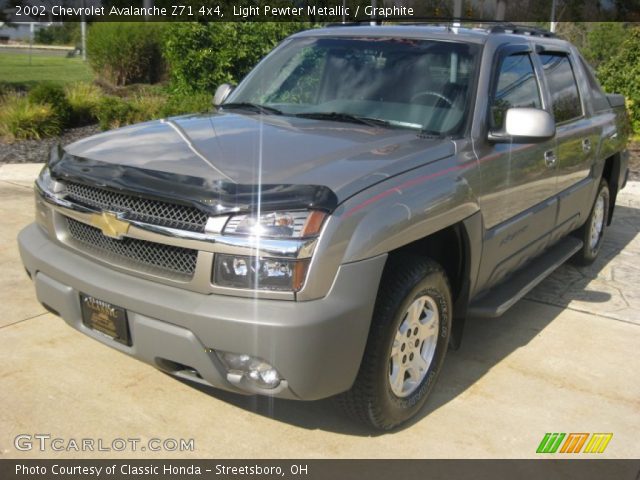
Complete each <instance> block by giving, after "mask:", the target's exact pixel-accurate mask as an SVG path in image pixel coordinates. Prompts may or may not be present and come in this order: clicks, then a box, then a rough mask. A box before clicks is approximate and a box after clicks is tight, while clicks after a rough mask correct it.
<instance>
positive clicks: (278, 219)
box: [223, 210, 326, 238]
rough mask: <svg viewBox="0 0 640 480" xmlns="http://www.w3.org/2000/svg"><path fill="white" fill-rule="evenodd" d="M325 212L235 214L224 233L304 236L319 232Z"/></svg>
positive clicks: (280, 236)
mask: <svg viewBox="0 0 640 480" xmlns="http://www.w3.org/2000/svg"><path fill="white" fill-rule="evenodd" d="M325 216H326V214H325V213H324V212H320V211H318V210H312V211H308V210H307V211H300V212H268V213H263V214H261V215H259V216H258V215H235V216H233V217H231V218H230V219H229V221H228V222H227V224H226V226H225V227H224V231H223V233H224V234H225V235H249V236H255V237H265V238H267V237H268V238H304V237H312V236H314V235H317V234H318V233H319V232H320V227H322V222H323V221H324V218H325Z"/></svg>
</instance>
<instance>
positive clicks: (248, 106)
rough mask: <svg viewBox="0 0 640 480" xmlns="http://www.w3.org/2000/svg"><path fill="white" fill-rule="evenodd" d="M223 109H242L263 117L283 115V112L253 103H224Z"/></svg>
mask: <svg viewBox="0 0 640 480" xmlns="http://www.w3.org/2000/svg"><path fill="white" fill-rule="evenodd" d="M220 106H221V107H222V108H223V109H225V108H230V109H233V108H240V109H245V110H253V111H255V112H259V113H262V114H263V115H282V112H281V111H280V110H278V109H277V108H273V107H268V106H267V105H261V104H259V103H252V102H230V103H223V104H222V105H220Z"/></svg>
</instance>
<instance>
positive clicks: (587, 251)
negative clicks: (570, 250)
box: [571, 180, 610, 266]
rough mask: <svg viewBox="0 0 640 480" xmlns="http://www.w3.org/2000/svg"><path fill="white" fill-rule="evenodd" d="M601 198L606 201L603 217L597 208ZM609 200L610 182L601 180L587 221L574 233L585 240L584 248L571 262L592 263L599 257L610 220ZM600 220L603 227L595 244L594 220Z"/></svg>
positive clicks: (579, 263)
mask: <svg viewBox="0 0 640 480" xmlns="http://www.w3.org/2000/svg"><path fill="white" fill-rule="evenodd" d="M600 198H602V201H603V203H604V212H603V213H602V216H601V217H600V216H599V215H598V214H597V210H598V209H597V208H596V207H597V205H598V201H599V199H600ZM609 202H610V195H609V184H608V183H607V181H606V180H601V181H600V186H599V187H598V193H597V195H596V198H595V200H594V201H593V205H592V207H591V212H590V213H589V217H588V218H587V221H586V222H585V223H584V225H583V226H582V227H580V228H579V229H577V230H576V231H575V232H574V235H575V236H576V237H578V238H579V239H580V240H582V242H583V245H582V248H581V249H580V250H579V251H578V252H577V253H576V254H575V255H574V256H573V257H572V258H571V262H572V263H574V264H575V265H582V266H586V265H591V264H592V263H593V262H594V260H595V259H596V258H597V257H598V253H600V248H601V247H602V240H603V238H604V234H605V231H606V229H607V223H608V222H609ZM600 219H601V220H600ZM599 221H601V222H602V227H601V230H600V234H599V235H598V238H597V241H596V242H595V244H594V243H593V242H592V228H593V226H594V222H598V223H599Z"/></svg>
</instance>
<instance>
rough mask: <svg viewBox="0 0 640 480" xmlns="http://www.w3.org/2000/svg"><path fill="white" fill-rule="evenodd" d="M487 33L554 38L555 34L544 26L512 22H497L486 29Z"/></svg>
mask: <svg viewBox="0 0 640 480" xmlns="http://www.w3.org/2000/svg"><path fill="white" fill-rule="evenodd" d="M488 31H489V33H513V34H516V35H531V36H537V37H548V38H556V34H555V33H553V32H550V31H549V30H545V29H544V28H538V27H530V26H527V25H516V24H513V23H499V24H497V25H494V26H493V27H491V28H489V29H488Z"/></svg>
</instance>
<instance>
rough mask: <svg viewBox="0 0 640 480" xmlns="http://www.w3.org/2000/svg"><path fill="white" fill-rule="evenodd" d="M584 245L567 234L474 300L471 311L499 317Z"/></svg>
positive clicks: (479, 314)
mask: <svg viewBox="0 0 640 480" xmlns="http://www.w3.org/2000/svg"><path fill="white" fill-rule="evenodd" d="M581 248H582V240H578V239H577V238H575V237H572V236H568V237H565V238H564V239H562V240H560V241H559V242H558V243H556V244H555V245H554V246H553V247H551V248H550V249H549V250H547V251H546V252H545V253H543V254H542V255H540V256H539V257H536V258H534V259H533V260H532V261H531V262H530V263H529V264H528V265H526V266H524V267H523V268H522V269H521V270H519V271H517V272H515V273H514V274H513V275H511V276H510V277H509V278H508V279H507V280H506V281H505V282H503V283H501V284H499V285H497V286H495V287H493V288H492V289H491V290H489V291H488V292H487V294H486V295H483V296H482V297H481V298H479V299H478V300H475V301H473V302H472V303H471V304H470V305H469V308H468V310H467V315H468V316H470V317H481V318H495V317H499V316H500V315H502V314H503V313H504V312H506V311H507V310H508V309H509V308H511V307H512V306H513V305H514V304H515V303H516V302H517V301H518V300H520V299H521V298H522V297H524V296H525V295H526V294H527V293H529V292H530V291H531V290H533V287H535V286H536V285H538V284H539V283H540V282H541V281H542V280H544V279H545V278H547V277H548V276H549V275H550V274H551V273H553V271H554V270H555V269H556V268H558V267H559V266H560V265H562V264H563V263H564V262H566V261H567V260H569V258H571V257H572V256H573V255H574V254H575V253H576V252H577V251H578V250H580V249H581Z"/></svg>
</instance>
